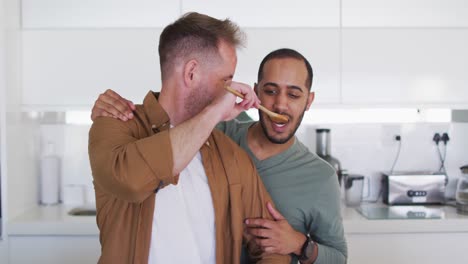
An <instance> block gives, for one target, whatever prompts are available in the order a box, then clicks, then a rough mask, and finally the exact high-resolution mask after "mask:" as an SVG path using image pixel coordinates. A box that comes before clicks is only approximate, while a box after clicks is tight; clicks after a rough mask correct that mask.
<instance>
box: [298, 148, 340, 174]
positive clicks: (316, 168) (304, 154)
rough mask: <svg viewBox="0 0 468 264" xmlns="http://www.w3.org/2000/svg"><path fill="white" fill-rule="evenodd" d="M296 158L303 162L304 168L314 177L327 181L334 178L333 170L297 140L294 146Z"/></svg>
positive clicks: (334, 172)
mask: <svg viewBox="0 0 468 264" xmlns="http://www.w3.org/2000/svg"><path fill="white" fill-rule="evenodd" d="M295 148H296V152H297V154H296V155H298V156H300V157H301V159H302V160H303V161H304V167H305V168H306V169H307V170H308V171H310V172H311V173H313V174H314V175H316V176H318V177H321V178H324V179H327V178H333V179H335V178H336V171H335V169H334V168H333V167H332V166H331V165H330V164H328V162H326V161H325V160H323V159H322V158H320V157H319V156H318V155H317V154H316V153H314V152H311V151H310V150H309V149H308V148H307V147H306V146H305V145H304V144H303V143H302V142H300V141H299V140H298V139H297V142H296V144H295Z"/></svg>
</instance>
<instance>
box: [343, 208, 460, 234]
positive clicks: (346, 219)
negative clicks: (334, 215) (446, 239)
mask: <svg viewBox="0 0 468 264" xmlns="http://www.w3.org/2000/svg"><path fill="white" fill-rule="evenodd" d="M363 205H364V206H376V207H387V206H386V205H383V204H379V203H378V204H366V203H364V204H363ZM428 208H432V209H440V210H441V213H442V215H443V217H442V218H441V219H372V220H369V219H367V218H365V217H364V216H363V215H362V214H360V213H359V212H357V211H356V209H354V208H350V207H346V206H344V205H343V206H342V210H341V213H342V216H343V225H344V229H345V234H377V233H378V234H382V233H451V232H457V233H460V232H468V216H467V215H460V214H457V212H456V209H455V207H452V206H430V207H428Z"/></svg>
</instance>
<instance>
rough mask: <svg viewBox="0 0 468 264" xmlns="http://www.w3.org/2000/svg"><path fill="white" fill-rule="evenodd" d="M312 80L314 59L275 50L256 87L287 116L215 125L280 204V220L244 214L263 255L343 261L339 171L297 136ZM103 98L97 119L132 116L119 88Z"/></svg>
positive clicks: (305, 260)
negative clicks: (242, 152) (243, 154)
mask: <svg viewBox="0 0 468 264" xmlns="http://www.w3.org/2000/svg"><path fill="white" fill-rule="evenodd" d="M312 77H313V74H312V68H311V66H310V64H309V62H308V61H307V60H306V59H305V58H304V56H302V55H301V54H300V53H298V52H297V51H295V50H291V49H279V50H275V51H273V52H271V53H270V54H268V55H267V56H266V57H265V58H264V59H263V61H262V62H261V64H260V69H259V72H258V84H255V88H254V89H255V92H256V94H257V96H258V98H259V99H260V101H261V103H262V105H263V106H265V107H266V108H268V109H270V110H272V111H274V112H276V113H279V114H283V115H286V116H287V117H288V118H289V121H288V122H287V123H276V122H274V121H272V120H271V119H270V118H269V117H268V116H267V115H265V114H263V113H262V112H260V111H259V116H260V120H259V121H258V122H253V121H250V122H238V121H230V122H225V123H221V124H219V125H218V126H217V127H218V128H219V129H220V130H222V131H223V132H224V133H226V134H227V135H228V136H229V137H230V138H231V139H233V140H234V141H235V142H236V143H237V144H239V145H240V146H241V147H242V148H243V149H244V150H245V151H246V152H247V153H248V154H249V156H250V157H251V159H252V160H253V162H254V164H255V166H256V168H257V171H258V173H259V175H260V176H261V178H262V180H263V183H264V185H265V187H266V188H267V190H268V192H269V193H270V195H271V197H272V199H273V201H274V203H275V204H276V206H277V209H275V208H273V207H272V206H271V205H267V206H268V209H269V211H270V213H271V214H272V216H273V217H274V220H267V219H246V221H245V223H246V228H247V230H246V231H247V233H248V234H250V235H252V236H255V237H256V238H255V239H256V240H257V243H258V244H259V245H261V246H262V248H263V250H264V251H265V252H274V253H279V254H290V255H291V256H292V261H291V263H297V261H298V260H299V261H300V263H345V262H346V258H347V245H346V240H345V238H344V230H343V224H342V218H341V215H340V194H339V185H338V181H337V176H336V173H335V171H334V169H333V168H332V167H331V166H330V165H329V164H328V163H326V162H325V161H323V160H322V159H320V158H319V157H318V156H317V155H316V154H314V153H312V152H310V151H309V150H308V149H307V148H306V147H305V146H304V145H303V144H302V143H301V142H300V141H299V140H298V139H297V138H296V137H295V132H296V130H297V128H298V127H299V125H300V124H301V121H302V117H303V115H304V112H305V111H307V110H308V109H309V107H310V105H311V104H312V102H313V100H314V95H315V94H314V92H311V91H310V88H311V85H312ZM105 95H107V96H103V97H101V99H98V100H97V101H96V104H95V106H94V108H93V114H92V118H95V117H96V116H101V115H108V116H114V117H117V118H121V119H122V120H125V119H128V118H132V115H131V109H132V106H133V104H132V103H131V102H129V101H127V100H125V99H123V98H121V97H120V96H119V95H118V94H116V93H115V92H113V91H109V92H108V93H106V94H105ZM244 262H248V261H247V260H244Z"/></svg>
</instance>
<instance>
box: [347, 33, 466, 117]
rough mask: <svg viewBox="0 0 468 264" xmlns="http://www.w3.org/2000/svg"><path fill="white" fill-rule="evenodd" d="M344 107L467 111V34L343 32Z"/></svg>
mask: <svg viewBox="0 0 468 264" xmlns="http://www.w3.org/2000/svg"><path fill="white" fill-rule="evenodd" d="M342 33H343V39H342V40H343V44H342V45H343V51H342V52H343V53H342V54H343V59H342V60H343V61H342V87H341V89H342V96H343V98H342V99H343V103H345V104H350V105H353V104H367V105H379V106H380V105H388V106H392V107H393V106H398V105H400V106H412V107H420V106H435V107H438V106H443V107H450V108H458V107H460V108H463V107H467V106H468V89H466V88H467V87H468V75H467V74H466V69H468V52H467V49H466V47H468V30H467V29H463V30H461V29H458V30H454V29H343V30H342Z"/></svg>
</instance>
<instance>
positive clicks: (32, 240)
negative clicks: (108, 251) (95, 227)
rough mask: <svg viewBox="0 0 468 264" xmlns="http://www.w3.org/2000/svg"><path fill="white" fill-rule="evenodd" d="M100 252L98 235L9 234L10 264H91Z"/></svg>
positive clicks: (95, 261) (95, 260)
mask: <svg viewBox="0 0 468 264" xmlns="http://www.w3.org/2000/svg"><path fill="white" fill-rule="evenodd" d="M100 254H101V246H100V244H99V238H98V236H10V237H9V255H10V262H9V263H10V264H30V263H48V264H63V263H67V264H88V263H89V264H91V263H97V260H98V259H99V256H100Z"/></svg>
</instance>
